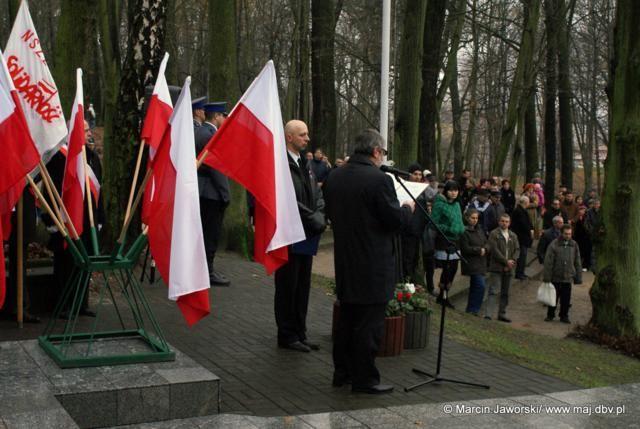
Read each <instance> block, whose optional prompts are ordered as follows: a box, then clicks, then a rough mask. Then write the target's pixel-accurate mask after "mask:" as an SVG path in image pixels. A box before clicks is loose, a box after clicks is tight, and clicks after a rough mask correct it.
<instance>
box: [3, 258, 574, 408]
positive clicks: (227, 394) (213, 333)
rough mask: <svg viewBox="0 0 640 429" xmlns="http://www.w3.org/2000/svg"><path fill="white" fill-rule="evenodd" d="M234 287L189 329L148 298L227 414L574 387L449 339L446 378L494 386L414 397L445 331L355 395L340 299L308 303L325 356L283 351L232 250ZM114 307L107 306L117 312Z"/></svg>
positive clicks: (268, 305) (267, 287)
mask: <svg viewBox="0 0 640 429" xmlns="http://www.w3.org/2000/svg"><path fill="white" fill-rule="evenodd" d="M217 265H218V267H219V268H220V269H221V270H222V271H223V272H224V273H225V274H226V275H227V276H228V277H229V278H230V279H231V280H232V284H231V287H228V288H225V287H218V288H212V289H211V301H212V314H211V315H210V316H209V317H207V318H205V319H204V320H203V321H201V322H200V323H199V324H197V325H196V326H195V327H194V328H192V329H189V328H188V327H187V326H186V324H185V323H184V321H183V320H182V316H181V314H180V312H179V310H178V308H177V306H176V305H175V303H173V302H171V301H169V300H168V299H167V298H166V289H165V287H164V285H163V284H162V283H161V282H157V283H156V284H155V285H145V286H144V289H145V292H146V293H147V297H148V299H149V301H150V303H151V305H152V308H153V310H154V311H155V314H156V317H157V318H158V319H159V321H160V324H161V326H162V328H163V329H164V332H165V335H166V336H167V340H168V341H169V343H171V344H173V345H175V346H176V348H178V349H180V350H181V351H183V352H185V353H186V354H188V355H189V356H190V357H192V358H193V359H194V360H196V361H197V362H198V363H200V364H201V365H203V366H204V367H206V368H207V369H209V370H210V371H212V372H213V373H214V374H216V375H217V376H219V377H220V379H221V385H222V406H221V412H222V413H237V414H246V415H256V416H285V415H306V414H312V413H324V412H333V411H346V410H358V409H365V408H383V407H393V406H402V405H409V404H424V403H440V402H451V401H469V400H481V399H488V398H498V397H508V396H523V395H535V394H543V393H549V392H558V391H565V390H573V389H575V388H576V386H573V385H571V384H569V383H567V382H564V381H562V380H559V379H556V378H554V377H550V376H547V375H543V374H540V373H538V372H535V371H532V370H530V369H527V368H524V367H522V366H519V365H516V364H513V363H510V362H506V361H504V360H501V359H499V358H496V357H494V356H491V355H489V354H487V353H483V352H479V351H476V350H473V349H471V348H468V347H466V346H463V345H461V344H459V343H456V342H454V341H451V340H445V342H444V353H443V368H442V376H444V377H449V378H459V379H463V380H466V381H471V382H475V383H483V384H489V385H490V386H491V389H490V390H485V389H478V388H473V387H464V386H459V385H454V384H443V385H431V386H425V387H422V388H420V389H417V390H415V391H412V392H409V393H405V392H404V391H403V388H404V387H405V386H409V385H411V384H414V383H416V382H418V381H420V380H421V378H420V377H419V376H417V375H415V374H413V373H412V371H411V369H412V368H414V367H418V368H422V369H425V370H427V371H429V372H430V371H432V370H433V369H434V368H435V364H436V345H437V339H436V337H435V334H436V332H432V338H430V342H429V344H430V345H429V347H428V348H427V349H425V350H412V351H404V352H403V353H402V355H401V356H399V357H391V358H379V359H378V360H377V362H378V366H379V369H380V371H381V373H382V381H383V382H384V383H390V384H393V385H394V386H395V387H396V389H395V391H394V392H393V393H392V394H390V395H381V396H372V395H366V394H352V393H351V392H350V389H349V388H348V387H343V388H333V387H332V386H331V377H332V370H333V368H332V361H331V338H330V333H331V316H332V304H333V297H330V296H327V295H326V293H325V292H324V291H322V290H319V289H313V290H312V293H311V297H310V303H309V316H308V321H307V324H308V331H309V332H308V334H309V339H310V340H313V341H314V342H317V343H319V344H320V346H321V350H320V351H317V352H311V353H299V352H294V351H290V350H283V349H279V348H278V347H277V345H276V326H275V320H274V315H273V293H274V286H273V278H272V277H267V276H266V275H265V273H264V269H263V268H262V266H260V265H258V264H255V263H252V262H247V261H244V260H241V259H240V258H238V257H237V256H235V255H232V254H222V255H220V256H219V257H217ZM108 308H109V307H107V309H108ZM43 328H44V326H43V325H26V326H25V328H24V329H22V330H18V329H16V328H15V323H12V322H6V321H3V322H0V340H10V339H26V338H35V337H36V336H37V335H39V334H40V332H41V331H42V329H43Z"/></svg>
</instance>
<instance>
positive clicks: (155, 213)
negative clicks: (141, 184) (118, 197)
mask: <svg viewBox="0 0 640 429" xmlns="http://www.w3.org/2000/svg"><path fill="white" fill-rule="evenodd" d="M190 84H191V78H190V77H188V78H187V79H186V81H185V84H184V86H183V88H182V92H181V93H180V98H179V99H178V101H177V103H176V107H175V109H174V111H173V114H172V116H171V118H170V120H169V125H168V127H167V130H166V132H165V133H164V136H163V138H162V142H161V143H160V146H159V148H158V151H157V152H156V156H155V159H154V162H153V170H154V175H155V177H156V182H155V193H154V197H153V201H152V202H151V211H150V216H149V219H148V226H149V247H150V249H151V254H152V255H153V259H154V260H155V261H156V265H157V267H158V271H160V275H161V276H162V278H163V279H164V281H165V283H166V284H167V285H168V287H169V299H171V300H174V301H177V304H178V307H179V308H180V311H182V315H183V316H184V318H185V320H186V322H187V324H188V325H189V326H192V325H193V324H195V323H196V322H197V321H199V320H200V319H202V318H203V317H205V316H206V315H207V314H209V312H210V305H209V272H208V269H207V260H206V256H205V251H204V239H203V236H202V224H201V221H200V200H199V198H198V176H197V171H196V157H195V153H196V149H195V139H194V134H193V122H192V115H191V91H190V89H189V86H190Z"/></svg>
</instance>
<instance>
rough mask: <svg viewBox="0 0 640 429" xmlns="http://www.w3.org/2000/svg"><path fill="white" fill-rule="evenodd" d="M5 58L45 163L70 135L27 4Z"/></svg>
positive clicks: (9, 42) (24, 6)
mask: <svg viewBox="0 0 640 429" xmlns="http://www.w3.org/2000/svg"><path fill="white" fill-rule="evenodd" d="M4 54H5V57H6V60H7V66H8V68H9V73H10V75H11V78H12V80H13V83H14V84H15V87H16V89H17V94H18V96H19V97H18V98H19V100H20V104H21V107H22V110H23V111H24V115H25V119H26V121H27V124H28V125H29V130H30V131H31V136H32V137H33V140H34V141H35V143H36V146H37V148H38V152H40V155H41V156H42V157H43V159H44V160H45V161H46V160H47V159H48V155H53V154H54V153H55V151H53V149H57V146H58V145H59V144H60V143H62V141H63V140H64V138H65V136H66V135H67V124H66V122H65V119H64V115H63V113H62V106H61V104H60V96H59V95H58V88H57V87H56V84H55V82H54V80H53V77H52V76H51V72H50V71H49V66H48V65H47V60H46V59H45V56H44V51H43V49H42V46H41V44H40V39H39V38H38V33H36V28H35V26H34V25H33V20H32V19H31V14H30V13H29V6H28V4H27V1H26V0H23V1H22V2H21V4H20V8H19V9H18V13H17V14H16V19H15V21H14V23H13V28H12V29H11V34H10V35H9V40H8V41H7V47H6V48H5V52H4Z"/></svg>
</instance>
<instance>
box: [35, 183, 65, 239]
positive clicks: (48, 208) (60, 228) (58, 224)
mask: <svg viewBox="0 0 640 429" xmlns="http://www.w3.org/2000/svg"><path fill="white" fill-rule="evenodd" d="M27 181H28V182H29V185H30V186H31V189H33V192H34V193H35V194H36V197H37V198H38V199H39V200H40V204H42V207H44V209H45V211H46V212H47V213H48V214H49V216H51V219H53V223H55V224H56V228H58V231H59V232H60V234H62V237H63V238H64V237H67V235H68V234H67V230H66V228H65V227H64V225H63V224H62V223H61V222H60V220H59V219H58V218H57V217H56V215H55V214H54V213H53V210H52V209H51V206H49V203H47V200H45V198H44V196H43V195H42V192H40V189H39V188H38V186H37V185H36V184H35V182H34V181H33V179H32V178H31V176H29V175H28V174H27ZM74 240H77V238H74Z"/></svg>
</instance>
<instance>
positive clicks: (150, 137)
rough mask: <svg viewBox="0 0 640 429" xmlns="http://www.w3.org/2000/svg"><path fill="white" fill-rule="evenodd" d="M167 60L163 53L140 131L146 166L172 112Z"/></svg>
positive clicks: (145, 208) (150, 187)
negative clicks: (146, 149)
mask: <svg viewBox="0 0 640 429" xmlns="http://www.w3.org/2000/svg"><path fill="white" fill-rule="evenodd" d="M168 61H169V54H168V53H165V54H164V58H163V59H162V62H161V63H160V68H159V69H158V77H157V78H156V83H155V85H154V87H153V93H152V94H151V99H150V100H149V106H148V107H147V115H146V116H145V118H144V124H143V126H142V132H141V133H140V138H141V139H143V140H144V142H145V143H146V144H148V145H149V164H147V168H153V159H154V157H155V154H156V151H157V150H158V146H160V142H161V141H162V136H163V135H164V132H165V130H166V129H167V126H168V124H169V118H170V117H171V113H172V112H173V103H172V102H171V93H170V92H169V85H167V79H166V77H165V75H164V73H165V70H166V69H167V62H168ZM155 174H156V173H155V170H154V172H153V173H152V176H151V180H149V181H148V182H147V186H146V187H145V190H144V199H143V200H142V214H141V216H142V222H143V223H148V219H149V210H150V204H151V200H152V199H153V194H154V191H155Z"/></svg>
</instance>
